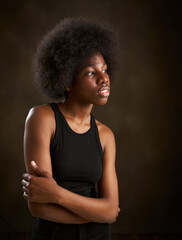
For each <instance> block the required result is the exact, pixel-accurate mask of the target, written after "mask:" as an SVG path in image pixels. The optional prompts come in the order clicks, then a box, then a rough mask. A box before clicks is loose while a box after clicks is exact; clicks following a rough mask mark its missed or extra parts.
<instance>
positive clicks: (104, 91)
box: [98, 87, 110, 97]
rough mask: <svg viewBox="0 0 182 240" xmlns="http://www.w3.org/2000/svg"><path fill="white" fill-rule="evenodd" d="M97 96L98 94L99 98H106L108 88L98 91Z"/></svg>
mask: <svg viewBox="0 0 182 240" xmlns="http://www.w3.org/2000/svg"><path fill="white" fill-rule="evenodd" d="M98 94H99V96H101V97H108V96H109V94H110V92H109V88H108V87H107V88H102V89H100V90H99V92H98Z"/></svg>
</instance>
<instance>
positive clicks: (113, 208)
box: [24, 127, 118, 223]
mask: <svg viewBox="0 0 182 240" xmlns="http://www.w3.org/2000/svg"><path fill="white" fill-rule="evenodd" d="M100 132H101V134H100V136H101V138H102V139H101V140H102V141H101V142H102V143H103V148H104V154H103V175H102V179H101V181H100V184H99V190H100V198H97V199H95V198H89V197H84V196H80V195H78V194H75V193H72V192H70V191H68V190H66V189H64V188H62V187H60V186H58V185H56V184H54V183H52V187H50V186H49V184H48V182H50V181H51V177H50V176H46V173H45V174H43V175H42V177H40V178H38V177H33V176H32V177H31V181H29V183H30V185H29V186H28V187H27V191H29V196H25V198H26V199H29V200H31V201H35V202H52V203H56V204H59V205H61V206H63V207H65V208H67V209H69V210H71V211H72V212H74V213H76V214H78V215H79V216H81V217H82V218H84V219H88V220H90V221H94V222H109V223H112V222H114V221H115V219H116V217H117V215H118V186H117V177H116V172H115V140H114V135H113V133H112V132H111V130H110V129H108V128H107V127H104V128H103V130H102V131H100ZM24 179H25V180H26V181H28V180H29V179H28V177H27V176H26V177H24ZM48 186H49V187H48ZM50 189H51V191H50Z"/></svg>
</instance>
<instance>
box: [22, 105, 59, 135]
mask: <svg viewBox="0 0 182 240" xmlns="http://www.w3.org/2000/svg"><path fill="white" fill-rule="evenodd" d="M28 127H30V128H31V129H32V128H36V129H39V130H41V129H46V130H50V131H51V132H52V131H53V129H54V128H55V117H54V112H53V111H52V108H51V106H50V105H49V104H44V105H39V106H35V107H33V108H31V109H30V111H29V113H28V115H27V117H26V120H25V128H28Z"/></svg>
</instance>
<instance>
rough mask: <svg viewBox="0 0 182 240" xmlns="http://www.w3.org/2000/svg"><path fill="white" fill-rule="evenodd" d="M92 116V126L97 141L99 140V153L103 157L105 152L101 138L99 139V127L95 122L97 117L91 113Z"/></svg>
mask: <svg viewBox="0 0 182 240" xmlns="http://www.w3.org/2000/svg"><path fill="white" fill-rule="evenodd" d="M91 116H92V126H93V127H94V133H95V137H96V140H97V144H98V147H99V151H100V153H101V156H102V154H103V150H102V145H101V141H100V137H99V130H98V127H97V124H96V121H95V116H94V115H93V114H92V113H91Z"/></svg>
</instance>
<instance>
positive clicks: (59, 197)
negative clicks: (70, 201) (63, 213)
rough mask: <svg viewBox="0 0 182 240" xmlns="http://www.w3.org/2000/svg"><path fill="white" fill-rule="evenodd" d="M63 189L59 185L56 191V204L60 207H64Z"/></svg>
mask: <svg viewBox="0 0 182 240" xmlns="http://www.w3.org/2000/svg"><path fill="white" fill-rule="evenodd" d="M62 189H63V188H62V187H61V186H59V185H57V189H56V191H55V198H54V203H56V204H58V205H62Z"/></svg>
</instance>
